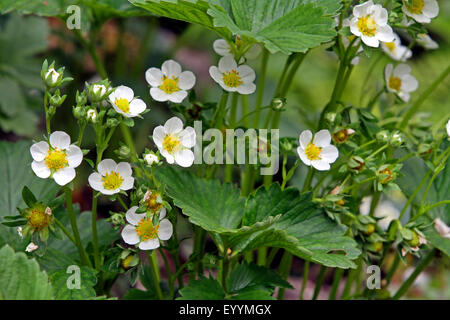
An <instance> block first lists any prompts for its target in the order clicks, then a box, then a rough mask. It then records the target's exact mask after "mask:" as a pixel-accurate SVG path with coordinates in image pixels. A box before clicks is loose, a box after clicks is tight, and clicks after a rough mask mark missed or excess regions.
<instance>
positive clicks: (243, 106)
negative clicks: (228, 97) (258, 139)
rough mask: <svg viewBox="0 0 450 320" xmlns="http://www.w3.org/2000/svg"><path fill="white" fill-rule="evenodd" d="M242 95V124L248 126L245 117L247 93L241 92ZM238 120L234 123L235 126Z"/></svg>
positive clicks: (247, 107)
mask: <svg viewBox="0 0 450 320" xmlns="http://www.w3.org/2000/svg"><path fill="white" fill-rule="evenodd" d="M241 97H242V118H243V120H244V126H245V127H248V125H249V123H248V118H246V117H245V115H246V114H248V113H249V105H248V95H246V94H243V95H241ZM237 124H238V122H236V123H235V124H234V125H235V126H237Z"/></svg>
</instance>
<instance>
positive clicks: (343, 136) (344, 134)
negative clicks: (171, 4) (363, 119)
mask: <svg viewBox="0 0 450 320" xmlns="http://www.w3.org/2000/svg"><path fill="white" fill-rule="evenodd" d="M354 133H355V130H353V129H342V130H340V131H338V132H335V133H333V140H334V141H336V143H338V144H340V143H344V142H345V141H347V140H348V139H349V137H350V136H351V135H352V134H354Z"/></svg>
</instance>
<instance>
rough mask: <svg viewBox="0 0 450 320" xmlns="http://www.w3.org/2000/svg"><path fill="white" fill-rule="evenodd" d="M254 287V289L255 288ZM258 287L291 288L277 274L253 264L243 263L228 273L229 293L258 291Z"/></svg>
mask: <svg viewBox="0 0 450 320" xmlns="http://www.w3.org/2000/svg"><path fill="white" fill-rule="evenodd" d="M255 287H256V288H255ZM259 287H263V289H264V288H266V289H267V288H269V289H273V288H274V287H281V288H293V287H292V286H291V285H290V283H289V282H287V281H286V280H284V279H283V278H282V277H281V276H280V275H279V274H278V273H276V272H275V271H273V270H271V269H268V268H266V267H262V266H258V265H256V264H254V263H250V264H248V263H246V262H243V263H241V264H238V265H236V266H235V267H234V268H233V270H231V271H230V274H229V275H228V279H227V289H228V292H229V293H238V292H239V291H241V290H244V289H246V290H249V289H252V288H253V289H259V290H260V288H259Z"/></svg>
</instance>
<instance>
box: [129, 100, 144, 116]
mask: <svg viewBox="0 0 450 320" xmlns="http://www.w3.org/2000/svg"><path fill="white" fill-rule="evenodd" d="M145 109H147V105H146V104H145V102H144V101H143V100H141V99H133V101H131V103H130V112H129V113H130V114H131V115H132V116H133V117H135V116H137V115H138V114H141V113H142V112H144V111H145Z"/></svg>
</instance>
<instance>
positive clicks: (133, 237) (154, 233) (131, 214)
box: [122, 206, 173, 250]
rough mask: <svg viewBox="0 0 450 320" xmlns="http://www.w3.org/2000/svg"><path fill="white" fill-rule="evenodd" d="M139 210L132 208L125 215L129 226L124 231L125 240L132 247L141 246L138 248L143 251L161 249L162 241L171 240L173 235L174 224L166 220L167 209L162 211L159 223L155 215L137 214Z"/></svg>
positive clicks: (135, 207)
mask: <svg viewBox="0 0 450 320" xmlns="http://www.w3.org/2000/svg"><path fill="white" fill-rule="evenodd" d="M137 209H138V207H137V206H134V207H131V208H130V209H129V210H128V211H127V213H126V215H125V217H126V219H127V222H128V223H129V224H127V225H126V226H125V227H124V228H123V230H122V238H123V240H124V241H125V243H127V244H131V245H137V244H139V245H138V247H139V249H141V250H154V249H157V248H159V246H160V241H161V240H162V241H165V240H169V239H170V237H171V236H172V234H173V226H172V223H171V222H170V221H169V220H168V219H165V216H166V210H165V208H162V209H161V211H160V213H159V219H158V222H157V223H155V219H154V217H153V215H151V216H148V215H147V214H146V213H141V214H139V213H136V210H137ZM154 224H155V225H154Z"/></svg>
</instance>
